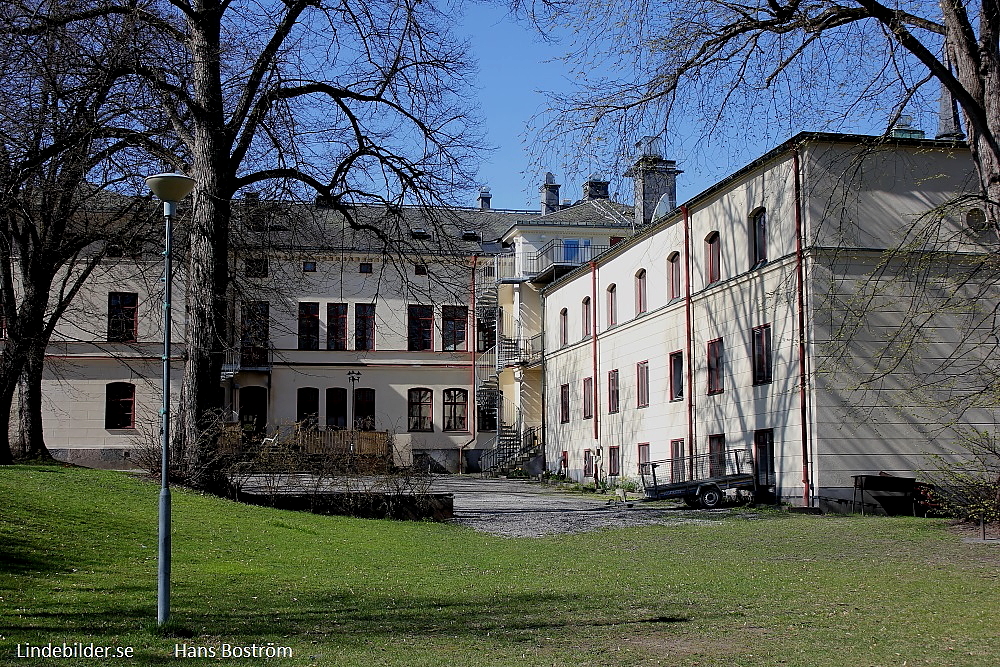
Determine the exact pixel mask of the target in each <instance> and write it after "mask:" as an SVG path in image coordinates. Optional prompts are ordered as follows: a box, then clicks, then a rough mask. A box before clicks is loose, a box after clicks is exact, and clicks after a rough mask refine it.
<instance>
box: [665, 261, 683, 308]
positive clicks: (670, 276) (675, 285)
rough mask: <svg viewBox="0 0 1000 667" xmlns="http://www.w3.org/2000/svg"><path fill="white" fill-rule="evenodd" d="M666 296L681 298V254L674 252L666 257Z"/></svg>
mask: <svg viewBox="0 0 1000 667" xmlns="http://www.w3.org/2000/svg"><path fill="white" fill-rule="evenodd" d="M667 297H668V298H669V299H671V300H672V299H679V298H681V254H680V253H679V252H675V253H673V254H672V255H670V256H669V257H667Z"/></svg>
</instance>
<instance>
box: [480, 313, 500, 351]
mask: <svg viewBox="0 0 1000 667" xmlns="http://www.w3.org/2000/svg"><path fill="white" fill-rule="evenodd" d="M496 317H497V316H496V310H493V309H490V310H489V311H488V312H486V313H484V314H483V315H481V316H479V317H476V351H477V352H486V351H487V350H489V349H491V348H493V347H494V346H495V345H496V344H497V320H496Z"/></svg>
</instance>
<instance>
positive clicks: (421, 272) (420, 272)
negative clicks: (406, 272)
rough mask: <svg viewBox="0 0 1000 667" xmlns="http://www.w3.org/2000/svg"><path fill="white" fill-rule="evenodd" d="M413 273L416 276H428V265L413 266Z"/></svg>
mask: <svg viewBox="0 0 1000 667" xmlns="http://www.w3.org/2000/svg"><path fill="white" fill-rule="evenodd" d="M413 275H415V276H426V275H427V265H426V264H417V265H416V266H414V267H413Z"/></svg>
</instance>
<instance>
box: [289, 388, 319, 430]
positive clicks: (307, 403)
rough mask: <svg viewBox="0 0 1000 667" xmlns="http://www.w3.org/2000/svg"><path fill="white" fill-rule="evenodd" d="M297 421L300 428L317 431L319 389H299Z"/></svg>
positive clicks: (297, 393) (296, 407) (296, 395)
mask: <svg viewBox="0 0 1000 667" xmlns="http://www.w3.org/2000/svg"><path fill="white" fill-rule="evenodd" d="M295 421H296V422H298V425H299V428H303V429H309V430H315V429H316V427H317V425H319V389H317V388H316V387H299V388H298V390H297V391H296V392H295Z"/></svg>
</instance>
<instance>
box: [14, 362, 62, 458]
mask: <svg viewBox="0 0 1000 667" xmlns="http://www.w3.org/2000/svg"><path fill="white" fill-rule="evenodd" d="M44 364H45V347H44V346H37V345H36V346H35V349H33V350H32V351H31V352H30V353H29V354H28V355H27V358H26V359H25V363H24V368H23V369H22V371H21V379H20V381H19V383H18V384H19V387H20V398H21V400H20V401H19V403H18V421H19V422H20V423H19V429H18V431H19V433H18V436H19V442H18V449H19V450H20V451H19V452H18V458H20V459H22V460H26V461H52V460H53V459H52V455H51V454H50V453H49V450H48V448H47V447H46V446H45V439H44V435H43V433H42V370H43V368H44Z"/></svg>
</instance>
